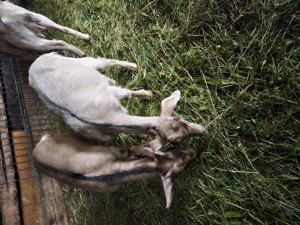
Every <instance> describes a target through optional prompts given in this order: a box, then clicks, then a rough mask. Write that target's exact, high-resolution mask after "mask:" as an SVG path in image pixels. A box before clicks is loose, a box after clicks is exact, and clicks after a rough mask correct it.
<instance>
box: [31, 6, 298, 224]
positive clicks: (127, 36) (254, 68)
mask: <svg viewBox="0 0 300 225" xmlns="http://www.w3.org/2000/svg"><path fill="white" fill-rule="evenodd" d="M29 8H30V9H32V10H34V11H36V12H39V13H42V14H45V15H47V16H48V17H50V18H52V19H53V20H54V21H56V22H58V23H60V24H63V25H65V26H69V27H72V28H74V29H77V30H80V31H82V32H85V33H89V34H90V35H91V36H92V37H93V39H94V42H93V45H89V44H87V43H84V42H83V41H80V40H77V39H75V38H74V37H68V36H65V35H61V34H58V33H49V34H48V37H50V38H52V37H55V38H61V39H64V40H66V41H68V42H70V43H72V44H74V45H76V46H78V47H80V48H82V49H84V50H85V51H86V52H87V53H88V54H89V55H90V56H98V55H100V56H103V57H108V58H117V59H123V60H129V61H133V62H137V64H138V66H139V69H138V71H137V72H135V73H132V72H128V71H126V70H122V69H119V68H113V69H109V70H108V71H106V74H107V75H108V76H111V77H112V78H114V79H115V80H116V81H117V82H118V84H119V85H121V86H126V87H128V88H131V89H140V88H144V89H150V90H152V91H153V92H154V97H153V99H152V100H139V99H137V100H132V101H130V102H128V103H124V104H126V107H127V108H128V109H129V111H130V113H131V114H135V115H147V116H150V115H158V114H159V111H160V101H161V100H162V99H163V98H164V97H166V96H168V95H169V94H170V93H171V92H173V91H174V90H176V89H179V90H180V91H181V92H182V99H181V102H180V104H179V106H178V107H177V108H176V110H175V115H181V116H183V117H184V118H185V119H187V120H189V121H191V122H197V123H201V124H204V125H205V126H206V127H207V130H208V132H207V134H206V135H205V136H203V137H197V138H192V139H190V140H187V141H186V142H184V143H182V144H181V147H182V148H184V147H186V146H193V147H195V148H197V149H199V150H201V151H203V153H202V154H201V155H199V156H198V157H197V158H196V159H195V160H194V161H193V162H191V163H190V164H189V166H188V167H187V168H186V169H185V171H183V172H182V173H181V174H180V175H178V176H177V177H176V178H175V190H174V201H173V204H172V207H171V209H170V210H166V209H164V196H163V190H162V187H161V182H160V181H159V179H151V180H147V181H141V182H135V183H129V184H126V185H125V186H124V187H123V188H121V190H120V191H118V192H116V193H108V194H98V193H90V192H84V191H81V190H78V189H75V188H72V187H69V186H63V187H64V188H63V189H64V196H65V200H66V204H67V208H68V212H69V220H70V224H80V225H81V224H153V225H154V224H296V223H299V221H300V208H299V204H300V196H299V195H300V188H299V187H300V182H299V181H300V180H299V179H300V177H299V172H300V167H299V161H300V101H299V98H300V62H299V59H300V53H299V46H300V45H299V40H300V39H299V38H300V12H299V8H300V3H299V2H298V1H293V0H272V1H263V0H252V1H242V0H233V1H215V0H207V1H204V0H198V1H197V0H184V1H183V0H168V1H158V0H153V1H142V0H136V1H132V0H128V1H119V0H116V1H102V0H98V1H96V0H87V1H79V0H72V1H71V0H70V1H67V0H49V1H32V2H31V4H30V5H29ZM143 143H144V142H143V141H142V140H140V139H138V138H136V137H133V136H130V135H120V136H119V137H118V138H117V139H116V143H115V144H118V145H122V146H131V145H133V144H135V145H136V144H143Z"/></svg>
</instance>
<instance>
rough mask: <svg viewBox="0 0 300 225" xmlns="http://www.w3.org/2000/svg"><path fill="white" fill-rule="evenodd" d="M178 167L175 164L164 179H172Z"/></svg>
mask: <svg viewBox="0 0 300 225" xmlns="http://www.w3.org/2000/svg"><path fill="white" fill-rule="evenodd" d="M177 167H178V165H177V163H174V165H173V166H172V168H171V169H170V170H169V171H168V172H167V174H166V175H165V176H164V177H163V179H168V178H170V177H171V176H172V174H173V173H174V171H175V169H176V168H177Z"/></svg>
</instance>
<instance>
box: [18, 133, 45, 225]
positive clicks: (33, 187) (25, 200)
mask: <svg viewBox="0 0 300 225" xmlns="http://www.w3.org/2000/svg"><path fill="white" fill-rule="evenodd" d="M12 141H13V148H14V152H15V162H16V167H17V171H18V175H19V179H20V186H19V188H20V191H19V195H20V200H21V203H20V205H21V210H20V211H21V213H22V218H23V225H40V224H45V223H44V219H43V213H42V203H41V199H40V195H39V188H38V180H37V179H30V177H32V176H34V170H33V167H32V162H31V157H30V154H29V145H28V141H27V136H26V132H25V131H13V132H12ZM33 212H34V213H33Z"/></svg>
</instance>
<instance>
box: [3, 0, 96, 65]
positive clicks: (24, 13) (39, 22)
mask: <svg viewBox="0 0 300 225" xmlns="http://www.w3.org/2000/svg"><path fill="white" fill-rule="evenodd" d="M47 28H51V29H57V30H59V31H61V32H63V33H67V34H70V35H74V36H76V37H78V38H81V39H83V40H86V41H91V37H90V36H89V35H87V34H83V33H80V32H78V31H75V30H73V29H70V28H68V27H63V26H61V25H58V24H56V23H54V22H53V21H51V20H50V19H49V18H47V17H45V16H43V15H41V14H37V13H34V12H31V11H28V10H26V9H24V8H22V7H20V6H17V5H14V4H12V3H9V2H6V1H5V2H3V1H0V53H1V54H3V55H7V56H12V57H17V58H23V59H35V58H37V57H38V55H40V54H41V53H45V52H50V51H59V50H66V51H70V52H72V53H74V54H76V55H78V56H85V55H86V54H85V53H84V52H83V51H81V50H80V49H78V48H76V47H75V46H73V45H70V44H67V43H66V42H64V41H61V40H47V39H45V38H44V35H43V34H42V31H43V30H45V29H47Z"/></svg>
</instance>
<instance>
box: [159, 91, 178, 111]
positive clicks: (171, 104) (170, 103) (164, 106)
mask: <svg viewBox="0 0 300 225" xmlns="http://www.w3.org/2000/svg"><path fill="white" fill-rule="evenodd" d="M179 100H180V91H179V90H177V91H174V92H173V93H172V94H171V95H170V96H169V97H168V98H165V99H164V100H162V102H161V114H160V117H169V116H171V115H172V112H173V110H174V108H175V107H176V105H177V103H178V102H179Z"/></svg>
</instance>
